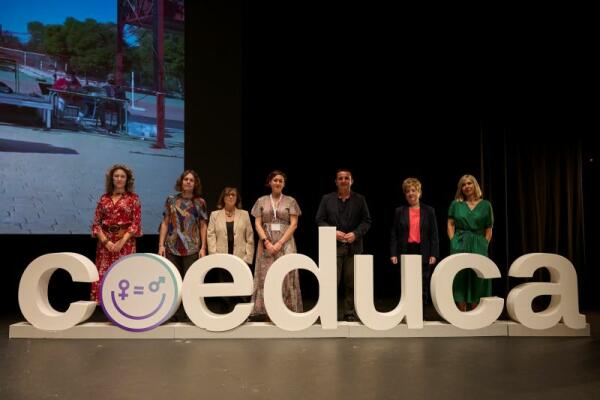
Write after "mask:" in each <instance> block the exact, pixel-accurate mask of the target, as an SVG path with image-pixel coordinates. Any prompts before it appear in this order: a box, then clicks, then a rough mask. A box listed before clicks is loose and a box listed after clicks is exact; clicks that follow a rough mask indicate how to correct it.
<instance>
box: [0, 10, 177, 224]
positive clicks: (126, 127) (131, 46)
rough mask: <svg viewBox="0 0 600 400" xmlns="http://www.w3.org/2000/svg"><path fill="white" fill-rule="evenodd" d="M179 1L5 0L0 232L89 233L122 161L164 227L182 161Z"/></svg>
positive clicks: (145, 207) (152, 220) (147, 209)
mask: <svg viewBox="0 0 600 400" xmlns="http://www.w3.org/2000/svg"><path fill="white" fill-rule="evenodd" d="M183 3H184V2H183V0H165V2H164V9H163V10H158V8H157V7H153V2H152V1H130V0H128V1H126V0H93V1H92V0H90V1H85V2H82V1H69V0H67V1H64V0H63V1H61V2H58V1H52V0H51V1H48V0H45V1H42V0H31V1H23V2H8V3H7V4H3V6H2V12H1V13H0V204H1V207H0V234H31V233H34V234H65V233H66V234H68V233H73V234H89V233H90V226H91V223H92V219H93V216H94V210H95V207H96V204H97V201H98V199H99V198H100V196H101V195H102V194H103V192H104V174H105V172H106V170H107V169H108V168H109V167H110V166H111V165H113V164H116V163H123V164H126V165H128V166H129V167H130V168H131V169H132V170H133V172H134V174H135V192H136V193H137V194H139V196H140V199H141V202H142V224H143V230H144V232H145V233H157V228H158V226H159V223H160V219H161V217H162V211H163V208H164V199H165V196H166V195H167V194H169V193H171V192H172V191H173V182H175V180H176V178H177V177H178V176H179V174H180V173H181V171H182V170H183V167H184V159H183V156H184V153H183V152H184V34H183V23H184V5H183ZM117 16H118V17H117ZM159 20H160V21H163V22H164V23H163V24H153V22H154V21H159ZM154 26H158V27H159V28H154ZM160 26H162V27H163V29H162V30H161V29H160Z"/></svg>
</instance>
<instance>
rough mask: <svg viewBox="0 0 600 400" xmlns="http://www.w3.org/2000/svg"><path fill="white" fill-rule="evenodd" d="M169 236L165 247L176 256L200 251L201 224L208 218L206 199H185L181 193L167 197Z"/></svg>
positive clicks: (166, 212) (166, 215)
mask: <svg viewBox="0 0 600 400" xmlns="http://www.w3.org/2000/svg"><path fill="white" fill-rule="evenodd" d="M163 215H164V216H165V217H166V220H167V238H166V240H165V247H166V248H167V250H168V251H169V253H171V254H173V255H176V256H188V255H191V254H194V253H198V252H200V249H201V248H202V243H201V238H200V224H201V222H202V221H206V220H208V213H207V211H206V201H204V199H203V198H202V197H200V196H196V197H194V198H191V199H185V198H183V197H182V196H181V194H177V195H174V196H169V197H167V201H166V202H165V212H164V214H163Z"/></svg>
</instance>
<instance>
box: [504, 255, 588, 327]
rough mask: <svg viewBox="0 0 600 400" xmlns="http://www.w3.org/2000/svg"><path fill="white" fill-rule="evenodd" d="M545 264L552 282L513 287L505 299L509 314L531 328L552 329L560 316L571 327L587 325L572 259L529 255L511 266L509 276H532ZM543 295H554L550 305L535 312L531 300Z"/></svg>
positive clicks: (518, 259) (557, 256)
mask: <svg viewBox="0 0 600 400" xmlns="http://www.w3.org/2000/svg"><path fill="white" fill-rule="evenodd" d="M542 267H545V268H547V269H548V271H550V283H548V282H530V283H523V284H520V285H519V286H517V287H515V288H514V289H513V290H511V292H510V293H509V294H508V297H507V299H506V308H507V310H508V315H510V317H511V318H512V319H514V320H515V321H517V322H520V323H522V324H523V325H525V326H526V327H528V328H532V329H547V328H551V327H552V326H554V325H556V324H557V323H558V322H559V321H560V320H561V318H562V320H563V322H564V323H565V325H567V326H568V327H569V328H573V329H582V328H584V327H585V315H582V314H580V313H579V302H578V299H577V273H576V272H575V267H573V264H571V262H570V261H569V260H567V259H566V258H564V257H562V256H559V255H557V254H545V253H532V254H526V255H524V256H521V257H519V258H517V259H516V260H515V262H514V263H513V264H512V265H511V266H510V269H509V271H508V276H513V277H518V278H529V277H531V276H533V273H534V272H535V270H537V269H538V268H542ZM543 295H551V296H552V297H551V300H550V305H549V306H548V308H547V309H546V310H544V311H542V312H539V313H535V312H533V310H532V309H531V302H532V301H533V299H534V298H535V297H538V296H543Z"/></svg>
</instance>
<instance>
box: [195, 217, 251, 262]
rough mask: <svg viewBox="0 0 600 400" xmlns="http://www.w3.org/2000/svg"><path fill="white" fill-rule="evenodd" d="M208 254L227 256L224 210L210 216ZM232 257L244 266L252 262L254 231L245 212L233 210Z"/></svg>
mask: <svg viewBox="0 0 600 400" xmlns="http://www.w3.org/2000/svg"><path fill="white" fill-rule="evenodd" d="M206 241H207V243H208V253H209V254H215V253H225V254H227V250H228V248H227V225H226V221H225V210H215V211H213V212H212V213H211V214H210V220H209V222H208V232H207V240H206ZM233 255H234V256H237V257H239V258H241V259H242V260H244V261H245V262H246V264H252V261H253V260H254V230H253V229H252V223H251V222H250V216H249V215H248V211H246V210H240V209H236V210H235V216H234V218H233Z"/></svg>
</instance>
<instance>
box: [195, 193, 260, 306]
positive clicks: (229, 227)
mask: <svg viewBox="0 0 600 400" xmlns="http://www.w3.org/2000/svg"><path fill="white" fill-rule="evenodd" d="M206 236H207V238H206V239H207V240H206V241H207V244H208V253H209V254H215V253H222V254H223V253H224V254H233V255H234V256H237V257H239V258H241V259H242V260H244V262H246V264H252V262H253V260H254V230H253V229H252V223H251V222H250V216H249V214H248V211H246V210H242V198H241V196H240V194H239V193H238V190H237V189H236V188H234V187H226V188H225V189H223V191H222V192H221V196H219V201H218V203H217V210H215V211H213V212H212V213H211V214H210V220H209V222H208V232H207V235H206ZM217 271H219V274H218V279H219V281H220V282H231V276H230V275H229V273H227V272H226V271H225V270H224V269H221V268H219V269H217ZM238 300H239V299H238ZM241 301H244V302H246V300H245V299H243V300H241ZM238 302H239V301H237V300H234V299H233V298H231V297H224V298H223V299H222V301H217V304H219V305H218V307H219V308H220V311H221V312H222V313H229V312H231V310H232V309H233V307H234V306H235V304H237V303H238Z"/></svg>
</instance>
